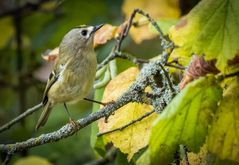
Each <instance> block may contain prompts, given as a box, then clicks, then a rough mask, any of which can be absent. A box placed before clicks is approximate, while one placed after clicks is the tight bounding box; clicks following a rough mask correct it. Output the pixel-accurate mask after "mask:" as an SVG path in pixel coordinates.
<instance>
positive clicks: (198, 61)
mask: <svg viewBox="0 0 239 165" xmlns="http://www.w3.org/2000/svg"><path fill="white" fill-rule="evenodd" d="M217 73H219V70H217V68H216V66H215V60H210V61H206V60H205V59H204V57H203V56H196V55H195V56H193V57H192V60H191V63H190V65H189V67H188V68H187V70H186V73H185V75H184V77H183V79H182V81H181V82H180V84H179V86H180V89H183V88H184V87H185V86H186V85H187V84H188V83H189V82H191V81H193V80H194V79H197V78H199V77H202V76H205V75H207V74H217Z"/></svg>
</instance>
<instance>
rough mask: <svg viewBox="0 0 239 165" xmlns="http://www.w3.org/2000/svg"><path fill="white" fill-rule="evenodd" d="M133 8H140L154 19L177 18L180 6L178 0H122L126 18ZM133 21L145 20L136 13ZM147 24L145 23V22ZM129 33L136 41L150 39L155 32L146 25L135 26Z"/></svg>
mask: <svg viewBox="0 0 239 165" xmlns="http://www.w3.org/2000/svg"><path fill="white" fill-rule="evenodd" d="M135 8H140V9H142V10H144V11H146V12H148V13H149V14H150V16H151V17H153V18H154V19H159V18H179V16H180V8H179V1H178V0H124V3H123V6H122V10H123V13H124V14H125V16H126V18H129V17H130V15H131V13H132V11H133V10H134V9H135ZM134 21H140V22H142V21H145V18H144V17H142V16H141V15H136V17H135V19H134ZM146 25H147V24H146ZM130 35H131V36H132V38H133V40H134V41H135V42H136V43H141V42H142V41H143V40H147V39H152V38H153V37H155V36H156V34H155V33H153V32H150V31H149V30H148V26H143V27H137V28H134V27H132V29H131V30H130Z"/></svg>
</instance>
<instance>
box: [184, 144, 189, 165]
mask: <svg viewBox="0 0 239 165" xmlns="http://www.w3.org/2000/svg"><path fill="white" fill-rule="evenodd" d="M183 150H184V157H185V162H186V165H190V163H189V160H188V148H187V146H183Z"/></svg>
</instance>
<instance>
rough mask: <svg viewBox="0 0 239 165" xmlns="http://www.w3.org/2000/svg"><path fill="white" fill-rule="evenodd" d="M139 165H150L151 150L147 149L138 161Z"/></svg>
mask: <svg viewBox="0 0 239 165" xmlns="http://www.w3.org/2000/svg"><path fill="white" fill-rule="evenodd" d="M136 164H137V165H150V155H149V150H148V149H147V150H146V151H145V152H144V153H143V154H142V155H141V156H140V157H139V159H138V160H137V161H136Z"/></svg>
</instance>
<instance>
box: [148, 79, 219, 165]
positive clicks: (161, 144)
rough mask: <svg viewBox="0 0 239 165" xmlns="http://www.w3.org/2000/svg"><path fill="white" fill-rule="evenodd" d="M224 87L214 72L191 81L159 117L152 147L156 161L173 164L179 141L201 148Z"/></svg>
mask: <svg viewBox="0 0 239 165" xmlns="http://www.w3.org/2000/svg"><path fill="white" fill-rule="evenodd" d="M220 98H221V88H220V87H219V86H218V84H217V83H216V82H215V78H214V77H213V76H208V77H203V78H200V79H198V80H196V81H193V82H191V83H190V84H188V85H187V86H186V88H184V89H183V90H182V91H181V92H180V93H179V94H178V95H177V96H176V97H175V98H174V99H173V100H172V102H171V103H170V104H169V105H168V106H167V107H166V108H165V110H164V111H163V113H162V114H160V115H159V117H158V118H157V120H156V121H155V123H154V125H153V128H152V132H151V137H150V142H149V150H150V156H151V163H152V164H161V163H162V164H169V163H170V162H171V161H172V159H173V154H174V153H175V151H176V149H177V148H178V145H179V144H186V145H187V146H188V148H189V150H190V151H193V152H198V151H199V149H200V146H201V145H202V144H203V142H204V141H205V137H206V135H207V130H208V125H209V124H210V123H211V120H212V116H213V113H214V111H215V110H216V109H217V103H218V101H219V100H220Z"/></svg>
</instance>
